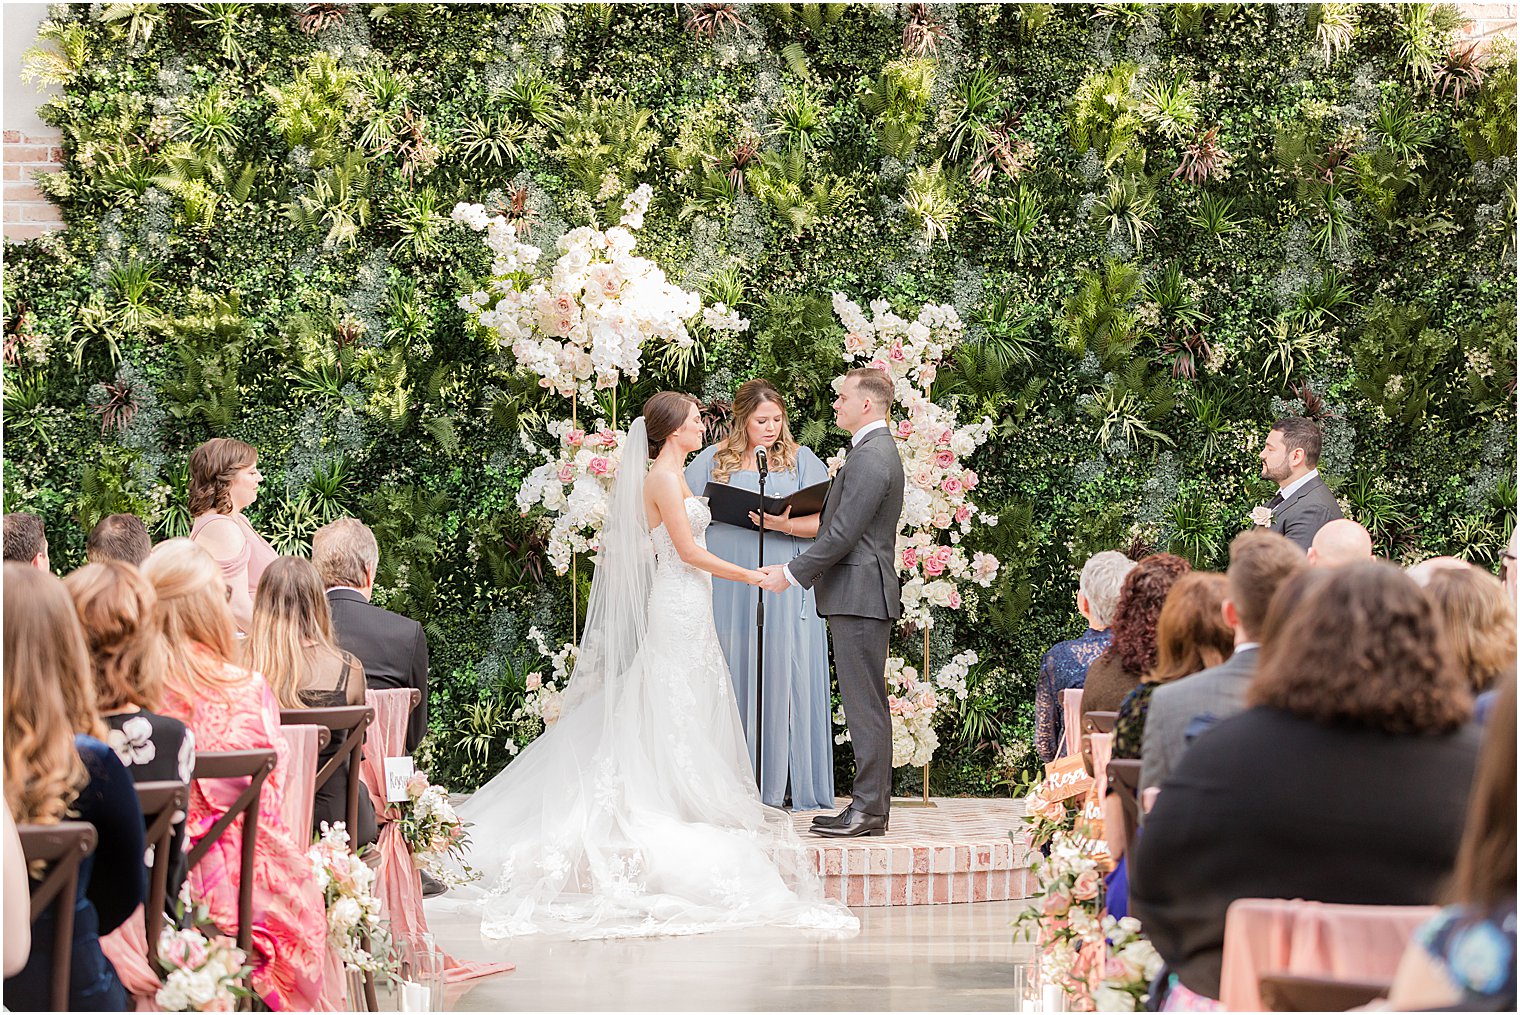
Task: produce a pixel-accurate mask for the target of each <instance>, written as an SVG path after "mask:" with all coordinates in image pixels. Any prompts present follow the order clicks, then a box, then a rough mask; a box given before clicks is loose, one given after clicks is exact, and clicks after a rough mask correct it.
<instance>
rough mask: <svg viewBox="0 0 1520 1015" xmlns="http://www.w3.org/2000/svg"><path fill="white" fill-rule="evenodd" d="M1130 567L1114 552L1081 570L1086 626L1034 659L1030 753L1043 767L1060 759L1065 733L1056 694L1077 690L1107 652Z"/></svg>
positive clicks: (1099, 555) (1080, 605) (1081, 609)
mask: <svg viewBox="0 0 1520 1015" xmlns="http://www.w3.org/2000/svg"><path fill="white" fill-rule="evenodd" d="M1134 566H1135V562H1134V561H1132V560H1130V559H1129V558H1128V557H1126V556H1125V555H1124V554H1122V553H1120V552H1119V551H1118V550H1105V551H1103V552H1102V553H1095V554H1093V555H1092V556H1091V557H1089V558H1088V559H1087V563H1086V564H1084V565H1082V576H1081V577H1080V578H1079V579H1078V580H1077V612H1078V613H1080V614H1082V616H1083V617H1084V618H1085V619H1086V620H1087V630H1086V631H1084V632H1082V634H1081V635H1080V636H1079V637H1076V638H1072V639H1070V640H1069V641H1062V642H1057V643H1056V644H1054V645H1052V646H1051V647H1050V648H1049V649H1047V650H1046V652H1045V654H1044V655H1043V656H1041V657H1040V674H1039V676H1038V677H1036V678H1035V685H1034V749H1035V753H1036V754H1038V755H1039V756H1040V760H1041V761H1044V762H1050V761H1054V760H1055V759H1056V757H1057V756H1058V755H1059V754H1060V753H1061V737H1062V736H1063V735H1064V734H1065V731H1066V716H1065V710H1064V709H1063V708H1062V707H1061V692H1062V691H1066V690H1070V689H1071V688H1074V687H1081V686H1082V682H1083V681H1085V680H1086V679H1087V667H1088V666H1089V665H1091V664H1092V661H1093V660H1094V659H1096V658H1098V656H1100V655H1102V654H1103V651H1104V650H1105V649H1107V648H1108V644H1109V641H1110V639H1111V637H1112V635H1111V633H1110V631H1109V626H1108V625H1109V621H1110V620H1111V619H1112V618H1113V615H1114V607H1115V606H1117V605H1118V602H1119V589H1120V587H1121V586H1122V585H1123V584H1124V576H1125V575H1127V574H1129V572H1130V569H1131V568H1133V567H1134Z"/></svg>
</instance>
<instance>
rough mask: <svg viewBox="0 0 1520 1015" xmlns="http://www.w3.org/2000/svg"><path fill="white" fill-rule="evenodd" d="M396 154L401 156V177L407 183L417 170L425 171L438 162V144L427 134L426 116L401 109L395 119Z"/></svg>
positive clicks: (409, 109)
mask: <svg viewBox="0 0 1520 1015" xmlns="http://www.w3.org/2000/svg"><path fill="white" fill-rule="evenodd" d="M394 139H395V144H396V154H397V155H399V156H400V157H401V178H402V179H404V180H405V181H406V182H407V183H408V184H410V183H411V182H412V177H413V176H415V175H416V174H417V173H418V172H423V173H425V172H427V171H428V170H430V169H432V168H433V166H435V165H437V163H438V155H439V151H438V145H436V144H435V143H434V142H433V141H432V140H431V139H429V138H428V136H427V117H425V116H423V115H422V114H421V113H418V112H417V111H416V110H414V109H411V108H407V109H403V110H402V111H401V115H400V116H399V117H398V118H397V120H396V130H395V135H394Z"/></svg>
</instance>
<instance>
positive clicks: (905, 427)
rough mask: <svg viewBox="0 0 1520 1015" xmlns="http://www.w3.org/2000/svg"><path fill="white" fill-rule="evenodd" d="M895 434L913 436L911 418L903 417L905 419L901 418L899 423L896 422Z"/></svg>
mask: <svg viewBox="0 0 1520 1015" xmlns="http://www.w3.org/2000/svg"><path fill="white" fill-rule="evenodd" d="M897 436H899V437H912V436H913V421H912V420H911V419H905V420H903V421H901V422H900V423H898V424H897Z"/></svg>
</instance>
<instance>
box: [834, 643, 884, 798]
mask: <svg viewBox="0 0 1520 1015" xmlns="http://www.w3.org/2000/svg"><path fill="white" fill-rule="evenodd" d="M829 634H830V636H831V640H832V641H833V643H834V671H835V672H836V673H837V674H838V675H839V698H840V700H841V702H842V703H843V704H844V717H845V722H846V723H847V724H848V728H849V731H850V743H851V744H852V745H854V748H855V783H854V785H853V786H852V787H851V788H850V793H851V797H852V806H854V808H855V809H856V810H858V811H863V812H864V813H866V814H871V815H875V816H884V815H886V813H887V810H888V808H889V807H890V806H891V804H892V716H891V713H890V712H889V711H888V709H887V682H886V681H885V680H883V679H882V674H883V673H885V672H886V669H887V642H888V640H889V639H890V637H891V634H892V621H890V620H877V619H875V618H873V617H852V616H850V615H848V614H835V615H833V616H831V617H830V618H829Z"/></svg>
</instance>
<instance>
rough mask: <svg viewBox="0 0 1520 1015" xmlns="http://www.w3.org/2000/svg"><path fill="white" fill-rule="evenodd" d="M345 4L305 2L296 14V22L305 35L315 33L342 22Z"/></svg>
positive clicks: (334, 26) (335, 26)
mask: <svg viewBox="0 0 1520 1015" xmlns="http://www.w3.org/2000/svg"><path fill="white" fill-rule="evenodd" d="M346 6H348V5H347V4H307V5H306V6H305V7H303V8H301V13H299V14H297V15H296V24H297V25H299V26H300V28H301V31H303V32H305V33H306V34H307V35H316V34H317V33H318V32H325V31H327V30H328V29H329V28H337V27H338V26H339V25H341V24H343V17H344V13H345V12H344V10H343V8H345V7H346Z"/></svg>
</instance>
